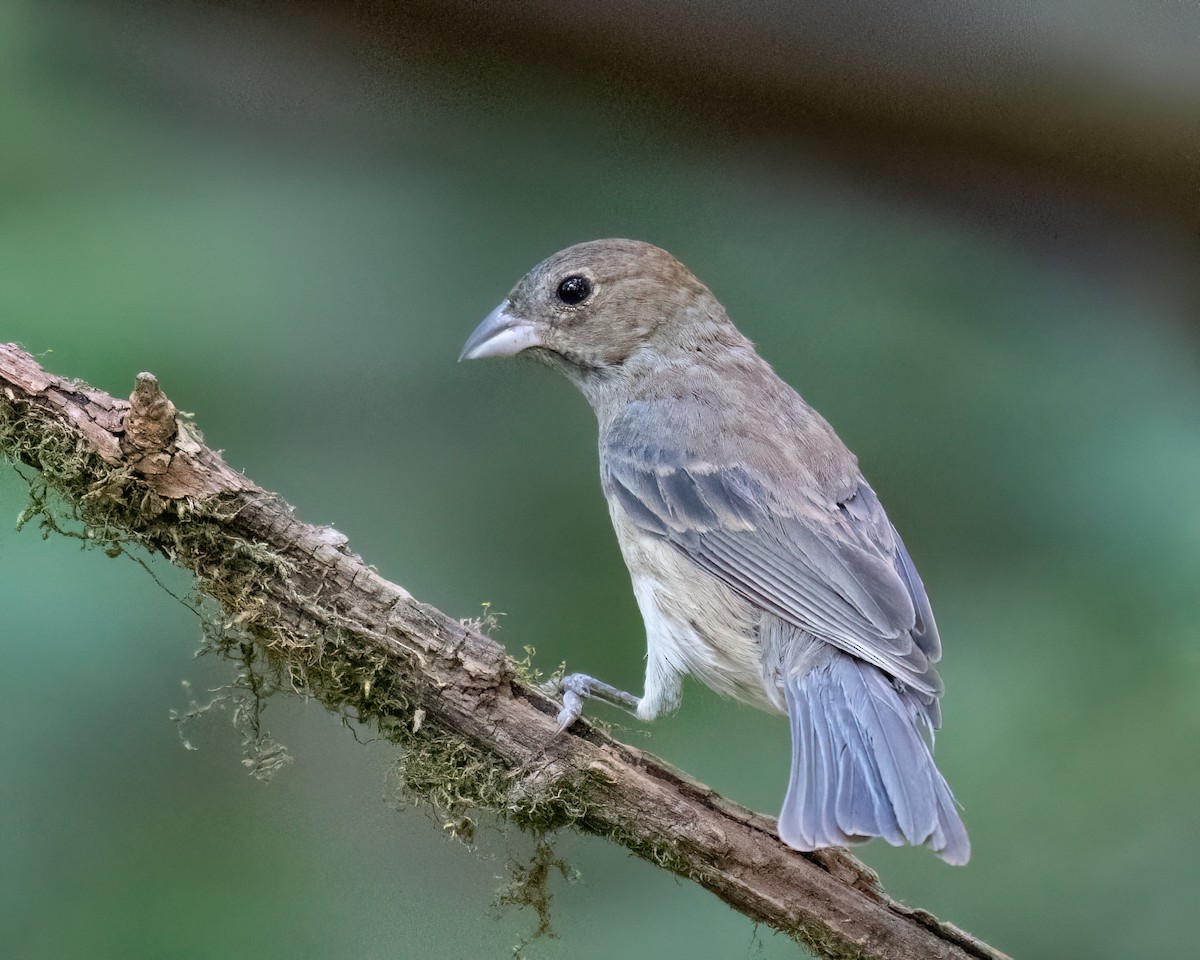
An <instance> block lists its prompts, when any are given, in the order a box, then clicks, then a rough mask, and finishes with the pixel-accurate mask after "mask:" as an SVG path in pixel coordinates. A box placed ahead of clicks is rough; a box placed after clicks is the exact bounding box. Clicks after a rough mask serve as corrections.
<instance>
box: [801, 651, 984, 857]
mask: <svg viewBox="0 0 1200 960" xmlns="http://www.w3.org/2000/svg"><path fill="white" fill-rule="evenodd" d="M784 697H785V700H786V705H787V710H788V716H789V717H790V719H791V726H792V775H791V780H790V782H789V784H788V792H787V797H786V799H785V800H784V804H783V812H782V813H781V814H780V817H779V836H780V837H781V838H782V839H783V841H784V842H785V843H787V844H788V845H789V846H793V847H796V848H797V849H800V850H813V849H817V848H819V847H826V846H835V845H838V846H840V845H845V844H849V843H854V842H857V841H861V840H864V839H867V838H868V837H882V838H883V839H884V840H886V841H887V842H888V843H890V844H892V845H893V846H898V845H900V844H903V843H912V844H926V845H928V846H929V847H930V848H931V849H932V850H933V851H934V852H935V853H937V854H938V855H939V856H940V857H942V859H943V860H945V861H946V862H948V863H956V864H957V863H966V861H967V858H968V857H969V856H970V841H969V840H968V839H967V832H966V828H965V827H964V826H963V824H962V820H961V819H960V818H959V816H958V812H957V810H956V809H955V806H954V797H953V795H952V794H951V793H950V788H949V787H948V786H947V785H946V781H945V779H943V777H942V775H941V773H939V772H938V769H937V767H936V766H934V763H933V757H932V756H931V754H930V752H929V747H928V745H927V744H926V743H925V741H924V740H923V739H922V737H921V734H920V731H919V730H918V727H917V721H916V719H915V718H916V716H919V715H921V711H920V709H919V707H920V705H919V704H916V703H913V704H910V703H908V702H906V695H905V693H902V692H901V691H899V690H897V689H896V688H895V687H894V686H893V685H892V684H891V682H890V681H889V680H888V678H887V676H886V675H885V674H884V673H883V672H882V671H880V670H879V669H877V668H876V667H873V666H871V665H870V664H867V663H864V662H862V661H860V660H857V659H856V658H854V657H851V656H849V655H847V654H842V653H836V654H834V655H833V656H832V657H830V658H829V659H828V660H826V661H825V662H823V663H820V664H819V665H817V666H815V667H814V668H813V669H812V670H810V671H809V672H807V673H805V674H804V675H803V676H800V677H798V678H795V679H790V680H788V681H786V682H785V684H784ZM914 708H916V709H914Z"/></svg>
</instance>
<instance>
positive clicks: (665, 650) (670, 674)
mask: <svg viewBox="0 0 1200 960" xmlns="http://www.w3.org/2000/svg"><path fill="white" fill-rule="evenodd" d="M622 526H623V525H618V526H617V539H618V541H619V542H620V544H621V552H622V554H624V557H625V563H626V565H627V566H628V567H629V572H630V575H631V576H632V579H633V592H634V595H635V596H636V597H637V602H638V607H639V608H640V609H641V612H642V619H643V620H645V622H646V687H645V692H644V695H643V697H642V703H641V706H640V707H639V708H638V715H639V716H640V717H642V719H646V720H648V719H651V718H652V717H655V716H657V715H658V714H660V713H662V712H663V711H664V710H669V709H671V708H673V707H675V706H676V705H678V703H679V697H680V692H681V684H682V680H683V677H684V676H687V675H690V676H693V677H695V678H696V679H697V680H699V681H700V682H701V683H703V684H705V685H706V686H708V687H711V688H712V689H713V690H715V691H717V693H720V694H722V695H724V696H729V697H734V698H736V699H738V700H742V701H744V702H746V703H749V704H752V705H753V706H755V707H758V708H760V709H764V710H771V711H779V712H783V705H782V697H781V696H780V693H779V691H778V689H777V688H776V684H775V683H774V682H773V678H772V682H770V687H771V689H770V691H769V692H768V683H767V681H765V680H764V677H763V668H762V655H761V649H760V645H759V622H760V620H761V617H762V614H761V612H760V611H759V610H758V609H757V608H755V607H754V606H752V605H751V604H749V603H747V602H746V601H744V600H742V599H741V598H740V597H739V596H737V594H735V593H734V592H733V591H732V590H730V589H729V588H728V587H727V586H725V585H724V584H723V583H721V582H720V581H719V580H717V579H716V578H714V577H712V576H711V575H709V574H707V573H705V572H704V571H702V570H700V569H699V568H698V567H696V565H695V564H693V563H692V562H691V561H690V560H688V559H687V558H686V557H684V556H683V555H682V554H680V553H679V552H678V551H676V550H675V549H674V548H673V547H671V546H670V545H669V544H666V543H663V542H662V541H660V540H657V539H654V538H651V537H647V536H645V535H643V534H640V533H639V532H636V531H633V530H631V529H630V528H629V527H625V529H622Z"/></svg>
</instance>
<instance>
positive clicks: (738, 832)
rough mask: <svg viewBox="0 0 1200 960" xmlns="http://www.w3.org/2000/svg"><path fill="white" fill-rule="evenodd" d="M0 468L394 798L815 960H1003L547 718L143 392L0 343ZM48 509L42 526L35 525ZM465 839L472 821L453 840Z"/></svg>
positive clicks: (464, 632)
mask: <svg viewBox="0 0 1200 960" xmlns="http://www.w3.org/2000/svg"><path fill="white" fill-rule="evenodd" d="M0 452H2V453H3V454H4V455H6V456H8V457H10V458H12V459H13V460H15V461H18V462H20V463H23V464H26V465H28V466H30V467H33V468H34V469H35V470H37V471H39V472H40V481H39V482H40V483H41V484H44V485H45V486H46V487H47V488H49V489H52V490H54V491H55V492H56V493H57V494H58V495H59V496H60V497H61V498H62V500H63V502H64V503H65V505H66V508H67V509H68V510H70V511H71V512H73V514H74V515H75V516H76V517H77V518H78V519H79V520H80V521H81V522H82V523H83V525H84V526H83V529H84V536H86V538H87V539H89V540H94V541H96V542H98V543H100V544H101V545H102V546H104V547H106V549H107V550H108V552H110V553H115V552H120V551H121V550H123V549H124V546H125V545H128V544H135V545H138V546H141V547H142V548H144V549H146V550H148V551H150V552H152V553H158V554H161V555H163V556H164V557H166V558H167V559H168V560H169V561H170V562H171V563H173V564H175V565H177V566H179V567H182V568H184V569H186V570H189V571H191V572H192V573H193V574H194V576H195V578H196V583H197V587H198V589H199V591H201V592H202V593H203V594H205V595H207V596H208V597H210V598H212V600H213V601H215V602H216V604H218V605H219V608H220V610H221V611H222V616H223V624H222V626H223V635H224V636H226V637H232V638H236V639H234V640H230V641H229V650H228V651H227V652H228V653H229V654H230V655H231V656H233V657H235V658H238V659H242V660H245V659H246V658H247V657H249V656H251V654H252V653H253V655H254V656H255V657H256V659H257V669H261V670H265V671H268V672H269V674H270V676H271V677H272V679H273V683H274V684H276V685H290V686H291V687H293V688H294V689H296V690H301V691H304V692H305V693H307V694H309V695H311V696H313V697H316V698H317V699H319V700H320V701H321V702H322V703H324V704H325V705H326V706H327V707H328V708H329V709H331V710H335V711H339V712H343V713H346V714H349V715H351V716H353V717H355V718H356V719H358V720H361V721H362V722H363V723H366V724H370V725H373V726H374V727H376V728H377V729H378V730H379V732H380V733H381V734H382V735H383V736H385V737H387V738H388V739H390V740H392V741H394V742H396V743H397V744H399V745H400V746H401V747H402V748H403V750H404V757H405V759H404V763H403V771H404V778H405V784H406V788H407V789H408V790H409V791H411V792H413V793H415V794H417V795H419V796H424V797H427V798H429V799H430V800H432V801H433V802H435V803H437V804H438V805H439V806H440V807H442V808H444V809H448V810H463V809H465V808H468V807H478V808H485V809H488V810H491V811H494V812H496V813H498V814H499V815H501V816H503V817H506V818H508V819H510V820H511V821H513V822H515V823H517V824H519V825H520V826H522V827H524V828H527V829H532V830H535V831H544V830H547V829H552V828H559V827H573V828H575V829H577V830H581V831H584V832H587V833H592V834H596V835H598V836H601V837H605V838H607V839H609V840H611V841H612V842H613V843H617V844H620V845H622V846H624V847H626V848H627V849H629V850H631V851H632V852H633V853H635V854H637V855H638V856H639V857H642V858H643V859H646V860H649V861H651V862H652V863H655V864H657V865H659V866H661V867H663V868H664V869H667V870H670V871H672V872H673V873H675V874H678V875H679V876H682V877H686V878H688V879H691V880H694V881H695V882H696V883H699V884H700V885H702V886H704V887H705V888H707V889H708V890H711V891H712V892H713V893H715V894H716V895H717V896H718V897H720V898H721V899H722V900H724V901H725V902H726V903H728V904H729V905H730V906H732V907H733V908H734V909H735V910H738V911H740V912H741V913H743V914H745V915H746V916H747V917H750V918H751V919H752V920H755V921H757V922H760V923H766V924H768V925H770V926H771V927H774V928H775V929H777V930H781V931H783V932H785V933H787V934H789V935H790V936H792V937H794V938H795V939H796V940H798V941H799V942H801V943H803V944H805V945H806V946H808V947H809V949H811V950H813V951H814V952H816V953H817V954H819V955H820V956H824V957H839V958H840V957H875V958H881V960H883V958H886V960H902V958H904V960H928V958H931V957H946V958H967V957H973V958H991V960H996V958H1003V956H1004V955H1003V954H1001V953H999V952H997V951H996V950H994V949H992V948H991V947H989V946H987V945H986V944H984V943H981V942H980V941H978V940H976V939H975V938H973V937H971V936H970V935H968V934H966V933H964V932H962V931H961V930H959V929H957V928H956V927H954V926H952V925H951V924H947V923H943V922H941V921H939V920H937V919H936V918H935V917H933V916H931V915H930V914H928V913H926V912H924V911H922V910H916V909H912V908H909V907H906V906H904V905H902V904H899V903H897V902H896V901H894V900H892V899H891V898H889V897H888V896H887V894H886V893H885V892H884V891H883V889H882V888H881V887H880V886H879V884H878V881H877V879H876V877H875V876H874V874H873V873H872V872H871V871H870V870H868V869H867V868H866V867H864V866H863V865H862V864H860V863H859V862H858V861H857V860H855V859H854V858H853V857H851V856H850V855H849V854H847V853H845V852H844V851H840V850H829V851H823V852H821V853H819V854H802V853H797V852H796V851H794V850H791V849H789V848H787V847H786V846H784V845H783V844H782V843H780V842H779V840H778V839H777V838H776V836H775V830H774V826H775V825H774V821H773V820H771V819H769V818H767V817H764V816H761V815H759V814H756V813H753V812H751V811H749V810H746V809H744V808H743V807H740V806H738V805H736V804H734V803H731V802H730V801H728V800H726V799H725V798H723V797H721V796H720V795H718V794H716V793H715V792H713V791H712V790H710V789H709V788H708V787H706V786H704V785H703V784H700V783H698V782H696V781H695V780H692V779H690V778H689V777H687V776H685V775H683V774H681V773H679V772H678V771H675V770H672V769H671V768H669V767H668V766H666V765H665V764H664V763H662V762H661V761H659V760H657V759H655V758H654V757H652V756H650V755H649V754H646V753H643V752H642V751H640V750H637V749H635V748H633V747H630V746H628V745H626V744H623V743H620V742H618V741H616V740H613V739H612V738H611V737H609V736H607V735H606V734H604V733H603V732H601V731H599V730H597V729H596V728H594V727H592V726H590V725H589V724H587V723H586V722H580V723H578V724H576V725H575V727H574V728H573V729H572V732H571V733H570V734H567V735H562V736H557V737H556V736H555V735H554V731H555V714H556V713H557V711H558V705H557V704H556V703H555V702H554V701H553V700H551V699H550V698H549V697H547V696H546V695H545V694H544V693H542V692H541V691H540V690H539V689H537V688H536V687H535V686H532V685H530V684H529V683H527V682H524V681H523V680H522V676H523V675H524V674H523V672H522V670H521V669H520V667H519V665H518V664H517V663H515V662H514V661H513V660H511V659H510V658H509V657H508V656H506V654H505V652H504V650H503V649H502V648H501V647H500V646H499V645H498V644H497V643H495V642H494V641H492V640H490V639H489V638H487V637H486V636H484V635H482V634H481V633H479V632H478V631H477V630H475V629H472V627H471V626H470V625H464V624H463V623H460V622H459V621H458V620H455V619H453V618H452V617H448V616H447V615H446V614H444V613H442V612H441V611H440V610H437V609H435V608H434V607H431V606H429V605H428V604H424V603H421V602H420V601H418V600H416V599H415V598H413V597H412V596H410V595H409V594H408V592H407V591H405V590H404V589H403V588H402V587H399V586H397V585H396V584H394V583H390V582H388V581H387V580H385V579H384V578H383V577H381V576H379V574H378V573H376V572H375V571H374V570H373V569H371V568H370V567H369V566H367V565H366V564H365V563H364V562H363V561H362V560H361V559H360V558H359V557H357V556H355V555H354V554H352V553H351V552H350V551H349V550H348V549H347V546H346V538H345V537H344V536H342V535H341V534H339V533H338V532H337V531H336V530H333V529H330V528H328V527H316V526H311V525H309V524H306V523H303V522H301V521H299V520H297V519H295V517H294V516H293V515H292V510H291V508H290V507H289V506H288V505H287V504H286V503H284V502H283V501H282V500H281V499H279V498H278V497H277V496H275V495H274V494H271V493H267V492H266V491H264V490H262V489H261V488H259V487H258V486H256V485H255V484H253V483H252V482H251V481H250V480H248V479H247V478H246V477H244V476H242V475H241V474H239V473H237V472H236V471H235V470H232V469H231V468H230V467H229V466H228V465H226V463H225V462H224V461H223V460H222V459H221V457H220V456H219V455H218V454H217V453H215V452H214V451H212V450H210V449H209V448H208V447H206V446H205V445H204V444H203V442H202V441H201V440H200V437H199V435H198V434H197V432H196V431H195V430H194V428H192V427H191V426H190V425H189V424H188V423H187V422H186V421H185V420H182V419H180V417H179V416H178V415H177V413H176V410H175V408H174V406H173V405H172V404H171V402H170V401H169V400H168V399H167V397H166V396H165V395H164V394H163V392H162V391H161V389H160V388H159V385H158V382H157V381H156V380H155V379H154V377H152V376H151V375H149V374H141V375H140V376H139V377H138V378H137V385H136V389H135V390H134V393H133V395H132V396H131V397H130V399H129V400H119V399H116V398H114V397H111V396H109V395H108V394H105V393H103V392H101V391H98V390H94V389H92V388H91V387H89V386H87V385H86V384H82V383H79V382H75V381H68V380H65V379H63V378H60V377H57V376H55V375H53V374H50V373H47V372H45V371H44V370H43V369H42V368H41V367H40V366H39V364H38V363H37V361H36V360H35V359H34V358H33V357H32V356H30V355H29V354H28V353H26V352H25V351H23V350H21V349H20V348H19V347H18V346H17V345H15V344H7V345H0ZM43 509H44V508H43ZM464 822H466V821H464Z"/></svg>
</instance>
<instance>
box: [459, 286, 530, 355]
mask: <svg viewBox="0 0 1200 960" xmlns="http://www.w3.org/2000/svg"><path fill="white" fill-rule="evenodd" d="M508 308H509V302H508V301H507V300H505V301H503V302H502V303H501V304H500V306H498V307H497V308H496V309H495V310H493V311H492V312H491V313H489V314H488V315H487V316H486V317H484V320H483V323H481V324H480V325H479V326H477V327H476V328H475V332H474V333H473V334H471V336H470V337H469V338H468V339H467V342H466V345H465V346H464V347H463V348H462V353H460V354H459V355H458V359H459V360H460V361H462V360H478V359H479V358H480V357H511V356H512V355H513V354H514V353H520V352H521V351H522V350H524V349H526V348H527V347H538V346H541V343H542V340H541V337H540V336H539V335H538V331H537V328H536V327H534V325H533V324H532V323H530V322H529V321H527V320H520V319H518V318H516V317H514V316H512V315H511V314H510V313H509V312H508Z"/></svg>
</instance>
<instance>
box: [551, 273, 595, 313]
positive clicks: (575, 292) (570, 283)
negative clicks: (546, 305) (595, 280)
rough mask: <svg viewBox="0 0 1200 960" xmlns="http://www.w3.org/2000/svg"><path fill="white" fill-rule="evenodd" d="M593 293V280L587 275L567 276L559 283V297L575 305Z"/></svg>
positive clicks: (564, 301)
mask: <svg viewBox="0 0 1200 960" xmlns="http://www.w3.org/2000/svg"><path fill="white" fill-rule="evenodd" d="M591 294H592V282H591V281H590V280H589V279H588V278H587V277H578V276H575V277H567V279H566V280H564V281H563V282H562V283H560V284H559V285H558V299H559V300H561V301H562V302H563V303H568V304H571V305H572V306H574V305H575V304H577V303H583V301H584V300H586V299H587V298H588V297H589V296H591Z"/></svg>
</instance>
